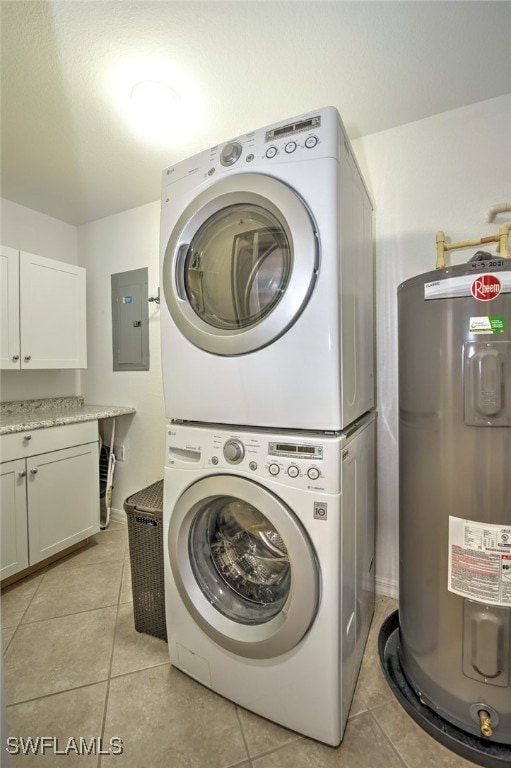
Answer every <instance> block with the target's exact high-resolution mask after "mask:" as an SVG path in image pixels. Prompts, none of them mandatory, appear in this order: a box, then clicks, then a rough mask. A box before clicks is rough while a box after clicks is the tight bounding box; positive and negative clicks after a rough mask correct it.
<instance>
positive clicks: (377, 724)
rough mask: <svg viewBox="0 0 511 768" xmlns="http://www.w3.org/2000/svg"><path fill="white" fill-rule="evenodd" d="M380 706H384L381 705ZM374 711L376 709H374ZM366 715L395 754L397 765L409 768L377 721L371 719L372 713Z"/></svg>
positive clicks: (373, 718)
mask: <svg viewBox="0 0 511 768" xmlns="http://www.w3.org/2000/svg"><path fill="white" fill-rule="evenodd" d="M382 706H384V705H383V704H382ZM376 709H377V707H376ZM368 714H369V717H370V718H371V720H372V721H373V723H374V724H375V725H376V727H377V728H378V730H379V731H380V733H381V734H382V735H383V737H384V739H385V740H386V741H387V742H388V743H389V744H390V746H391V749H392V751H393V752H394V753H395V755H396V757H397V759H398V760H399V763H400V764H401V765H402V766H403V768H409V763H408V762H407V761H406V760H405V759H404V757H402V756H401V754H400V753H399V751H398V749H397V747H396V745H395V744H394V742H393V741H392V740H391V739H390V737H389V736H388V735H387V734H386V733H385V731H384V730H383V728H382V727H381V725H380V724H379V722H378V720H377V719H376V718H375V717H373V714H372V712H369V713H368Z"/></svg>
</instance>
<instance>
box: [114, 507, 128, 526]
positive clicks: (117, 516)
mask: <svg viewBox="0 0 511 768" xmlns="http://www.w3.org/2000/svg"><path fill="white" fill-rule="evenodd" d="M110 520H111V521H113V522H115V523H123V524H124V525H126V524H127V523H126V512H125V511H124V509H115V507H112V508H111V510H110Z"/></svg>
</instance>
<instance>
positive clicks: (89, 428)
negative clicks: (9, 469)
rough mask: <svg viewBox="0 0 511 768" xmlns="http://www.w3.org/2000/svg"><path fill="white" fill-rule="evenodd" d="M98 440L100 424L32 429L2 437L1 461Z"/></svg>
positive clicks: (0, 445) (82, 423) (91, 423)
mask: <svg viewBox="0 0 511 768" xmlns="http://www.w3.org/2000/svg"><path fill="white" fill-rule="evenodd" d="M97 439H98V422H97V421H82V422H80V423H78V424H65V425H63V426H59V427H47V428H46V429H31V430H27V431H26V432H15V433H11V434H9V435H0V461H13V460H14V459H22V458H24V457H25V456H37V454H39V453H46V452H47V451H58V450H60V449H61V448H70V447H71V446H73V445H82V444H83V443H93V442H95V441H96V440H97Z"/></svg>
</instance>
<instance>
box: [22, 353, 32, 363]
mask: <svg viewBox="0 0 511 768" xmlns="http://www.w3.org/2000/svg"><path fill="white" fill-rule="evenodd" d="M23 359H24V361H25V362H26V363H28V361H29V360H32V355H25V357H24V358H23Z"/></svg>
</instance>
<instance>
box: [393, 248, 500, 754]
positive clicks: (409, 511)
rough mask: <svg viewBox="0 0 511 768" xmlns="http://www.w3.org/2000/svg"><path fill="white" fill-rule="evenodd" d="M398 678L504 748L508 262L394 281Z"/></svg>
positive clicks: (451, 718)
mask: <svg viewBox="0 0 511 768" xmlns="http://www.w3.org/2000/svg"><path fill="white" fill-rule="evenodd" d="M398 306H399V457H400V459H399V470H400V528H399V533H400V578H399V590H400V607H399V624H400V643H399V646H400V647H399V660H400V664H401V669H402V671H403V673H404V675H405V677H406V679H407V681H408V683H409V685H410V686H411V688H412V689H413V690H414V691H415V693H416V695H417V696H418V698H419V699H420V702H421V704H425V705H426V706H427V707H429V708H430V709H431V710H433V711H434V712H435V713H436V714H437V715H439V716H440V717H441V718H443V719H445V721H447V722H448V723H452V724H453V725H454V726H455V727H457V728H460V729H462V731H464V732H466V733H467V734H471V735H473V736H475V737H477V738H479V739H483V740H487V741H488V742H495V743H496V744H497V743H498V744H503V745H510V744H511V263H510V262H509V261H508V260H498V259H495V260H493V261H489V260H487V261H476V262H473V263H468V264H464V265H460V266H455V267H451V268H447V269H440V270H435V271H433V272H429V273H426V274H423V275H420V276H418V277H414V278H412V279H410V280H407V281H406V282H405V283H403V284H402V285H401V286H400V287H399V290H398Z"/></svg>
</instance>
